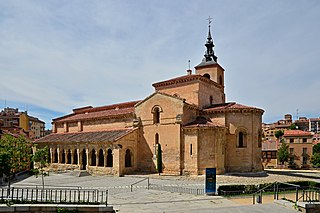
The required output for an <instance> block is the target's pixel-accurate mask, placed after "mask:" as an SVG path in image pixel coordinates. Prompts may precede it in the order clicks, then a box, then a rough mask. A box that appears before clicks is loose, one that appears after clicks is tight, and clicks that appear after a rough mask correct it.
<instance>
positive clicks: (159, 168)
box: [157, 143, 162, 175]
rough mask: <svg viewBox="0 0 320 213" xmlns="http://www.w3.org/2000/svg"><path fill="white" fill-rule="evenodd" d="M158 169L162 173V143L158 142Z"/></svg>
mask: <svg viewBox="0 0 320 213" xmlns="http://www.w3.org/2000/svg"><path fill="white" fill-rule="evenodd" d="M157 169H158V173H159V175H160V173H162V150H161V145H160V143H159V144H158V158H157Z"/></svg>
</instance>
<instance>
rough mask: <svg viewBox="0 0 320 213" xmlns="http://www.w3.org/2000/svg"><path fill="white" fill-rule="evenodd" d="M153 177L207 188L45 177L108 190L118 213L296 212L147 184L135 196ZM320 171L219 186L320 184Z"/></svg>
mask: <svg viewBox="0 0 320 213" xmlns="http://www.w3.org/2000/svg"><path fill="white" fill-rule="evenodd" d="M147 177H149V181H150V184H151V185H159V186H164V185H165V186H181V187H188V188H203V185H204V176H163V175H161V176H159V175H157V174H154V175H137V176H135V175H130V176H125V177H112V176H83V177H77V176H74V175H73V173H72V172H66V173H60V174H55V173H52V174H50V176H48V177H45V184H46V186H48V187H50V186H59V187H61V186H64V187H82V188H90V189H91V188H96V189H108V190H109V191H110V194H109V199H108V200H109V201H108V203H109V205H112V206H114V209H115V210H117V211H118V212H212V211H213V210H214V212H267V211H272V212H282V213H286V212H295V211H294V210H293V209H292V208H287V207H283V206H281V205H278V204H275V203H268V204H263V205H261V204H257V205H249V204H245V203H241V202H236V201H234V200H232V199H226V198H223V197H220V196H206V195H198V196H197V195H190V194H181V193H172V192H166V191H159V190H146V186H147V181H146V180H145V181H142V182H140V183H139V184H136V185H135V187H134V188H133V192H130V185H131V184H133V183H135V182H137V181H140V180H142V179H143V178H147ZM319 179H320V172H319V171H301V170H296V171H293V170H289V171H286V170H268V175H267V176H266V177H245V176H230V175H218V176H217V185H224V184H257V183H265V182H275V181H279V182H285V181H292V180H313V181H319ZM14 185H15V186H26V185H41V178H35V177H29V178H26V179H24V180H21V181H18V182H16V183H15V184H14Z"/></svg>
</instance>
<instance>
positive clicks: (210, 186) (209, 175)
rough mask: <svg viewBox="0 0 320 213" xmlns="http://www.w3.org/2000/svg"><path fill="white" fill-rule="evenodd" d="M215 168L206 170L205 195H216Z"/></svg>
mask: <svg viewBox="0 0 320 213" xmlns="http://www.w3.org/2000/svg"><path fill="white" fill-rule="evenodd" d="M216 174H217V173H216V168H206V177H205V193H206V194H208V195H214V194H215V193H216Z"/></svg>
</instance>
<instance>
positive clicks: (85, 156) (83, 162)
mask: <svg viewBox="0 0 320 213" xmlns="http://www.w3.org/2000/svg"><path fill="white" fill-rule="evenodd" d="M81 155H82V168H81V169H82V170H86V169H87V152H86V149H83V150H82V153H81Z"/></svg>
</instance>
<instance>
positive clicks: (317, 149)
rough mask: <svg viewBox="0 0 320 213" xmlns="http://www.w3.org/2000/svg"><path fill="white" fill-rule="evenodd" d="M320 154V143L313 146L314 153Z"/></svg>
mask: <svg viewBox="0 0 320 213" xmlns="http://www.w3.org/2000/svg"><path fill="white" fill-rule="evenodd" d="M317 153H318V154H320V143H318V144H316V145H314V146H313V148H312V154H317Z"/></svg>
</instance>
